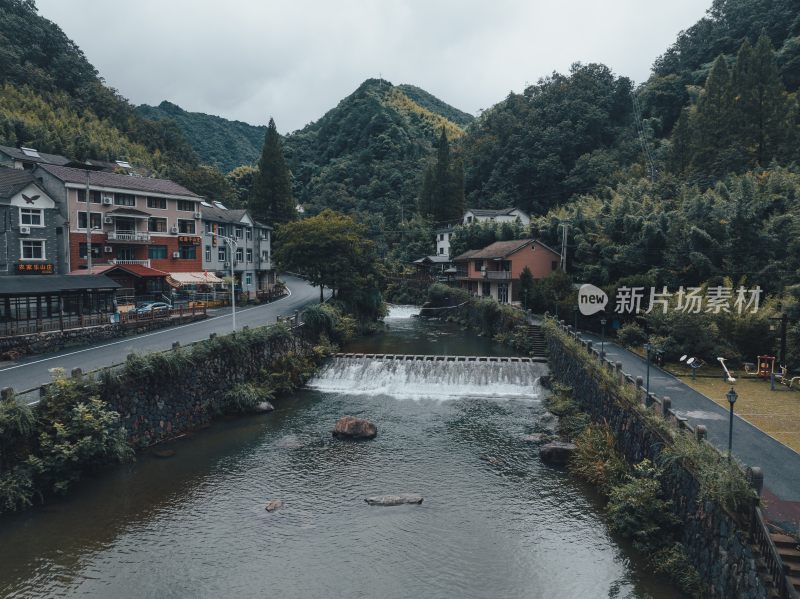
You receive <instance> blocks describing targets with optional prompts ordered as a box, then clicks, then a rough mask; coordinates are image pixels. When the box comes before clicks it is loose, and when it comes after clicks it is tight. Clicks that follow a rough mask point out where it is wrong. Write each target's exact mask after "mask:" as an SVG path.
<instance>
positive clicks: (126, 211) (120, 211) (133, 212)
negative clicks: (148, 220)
mask: <svg viewBox="0 0 800 599" xmlns="http://www.w3.org/2000/svg"><path fill="white" fill-rule="evenodd" d="M106 214H113V215H114V216H138V217H149V216H153V215H152V214H150V213H149V212H144V211H143V210H137V209H136V208H124V207H119V208H114V209H113V210H109V211H108V212H106Z"/></svg>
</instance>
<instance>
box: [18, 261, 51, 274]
mask: <svg viewBox="0 0 800 599" xmlns="http://www.w3.org/2000/svg"><path fill="white" fill-rule="evenodd" d="M55 270H56V269H55V267H54V266H53V264H52V263H50V262H35V263H22V262H20V263H19V264H17V268H16V269H15V272H16V273H17V274H20V275H51V274H53V273H54V272H55Z"/></svg>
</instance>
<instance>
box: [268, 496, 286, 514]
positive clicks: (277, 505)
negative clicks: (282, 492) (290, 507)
mask: <svg viewBox="0 0 800 599" xmlns="http://www.w3.org/2000/svg"><path fill="white" fill-rule="evenodd" d="M282 507H283V502H282V501H281V500H280V499H273V500H272V501H268V502H267V505H266V507H265V508H264V509H265V510H267V511H268V512H274V511H275V510H279V509H281V508H282Z"/></svg>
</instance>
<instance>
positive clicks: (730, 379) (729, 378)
mask: <svg viewBox="0 0 800 599" xmlns="http://www.w3.org/2000/svg"><path fill="white" fill-rule="evenodd" d="M717 361H719V363H720V365H721V366H722V369H723V370H724V371H725V374H726V376H727V378H726V379H725V382H727V383H731V384H733V383H735V382H736V379H735V378H733V373H732V372H731V371H730V370H728V367H727V366H726V365H725V358H719V357H718V358H717Z"/></svg>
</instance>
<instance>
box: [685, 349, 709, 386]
mask: <svg viewBox="0 0 800 599" xmlns="http://www.w3.org/2000/svg"><path fill="white" fill-rule="evenodd" d="M680 361H681V362H686V365H687V366H688V367H689V368H691V369H692V380H693V381H696V380H697V369H698V368H702V367H703V366H704V365H705V362H703V361H702V360H701V359H700V358H690V357H689V356H687V355H686V354H684V355H682V356H681V358H680Z"/></svg>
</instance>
